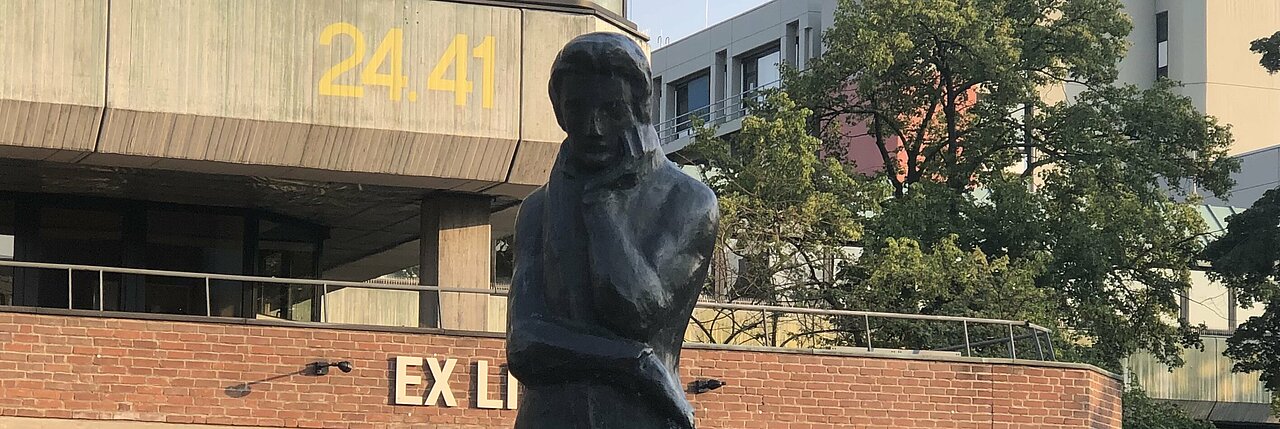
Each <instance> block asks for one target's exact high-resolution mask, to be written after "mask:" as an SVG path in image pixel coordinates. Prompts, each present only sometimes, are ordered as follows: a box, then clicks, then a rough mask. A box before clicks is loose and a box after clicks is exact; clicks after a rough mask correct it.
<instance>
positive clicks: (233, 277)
mask: <svg viewBox="0 0 1280 429" xmlns="http://www.w3.org/2000/svg"><path fill="white" fill-rule="evenodd" d="M0 267H14V268H35V269H48V270H60V271H66V270H73V271H94V272H103V273H114V274H133V275H142V276H156V277H177V278H187V279H199V280H205V279H208V280H225V281H237V282H252V283H274V284H286V285H295V286H296V285H309V286H337V287H351V288H361V289H381V290H400V291H417V292H459V293H484V294H492V293H494V290H493V289H492V288H489V289H475V288H452V287H440V286H427V285H417V286H412V285H396V284H386V283H367V282H353V281H344V280H318V279H294V278H285V277H262V276H246V275H239V274H215V273H191V272H186V271H168V270H152V269H145V268H122V267H104V266H98V265H77V264H55V263H48V262H22V261H0Z"/></svg>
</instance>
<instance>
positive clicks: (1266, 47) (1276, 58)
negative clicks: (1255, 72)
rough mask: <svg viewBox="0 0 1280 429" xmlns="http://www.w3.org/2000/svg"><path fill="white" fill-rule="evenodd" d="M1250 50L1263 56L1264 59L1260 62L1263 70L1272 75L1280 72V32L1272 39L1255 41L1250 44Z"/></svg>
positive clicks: (1265, 38) (1264, 38) (1266, 38)
mask: <svg viewBox="0 0 1280 429" xmlns="http://www.w3.org/2000/svg"><path fill="white" fill-rule="evenodd" d="M1249 49H1250V50H1252V51H1253V52H1255V53H1258V54H1260V55H1262V59H1259V60H1258V62H1259V63H1260V64H1262V68H1264V69H1267V71H1268V72H1271V73H1277V72H1280V31H1277V32H1276V34H1272V35H1271V37H1263V38H1261V39H1258V40H1254V41H1253V43H1251V44H1249Z"/></svg>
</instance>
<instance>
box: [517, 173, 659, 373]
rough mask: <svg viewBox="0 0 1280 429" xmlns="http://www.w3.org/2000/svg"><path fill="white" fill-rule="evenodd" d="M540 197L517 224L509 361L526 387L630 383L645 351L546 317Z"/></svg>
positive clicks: (525, 207) (527, 204) (647, 351)
mask: <svg viewBox="0 0 1280 429" xmlns="http://www.w3.org/2000/svg"><path fill="white" fill-rule="evenodd" d="M543 213H544V212H543V194H542V192H541V191H538V192H535V193H534V194H533V195H531V196H530V197H529V198H528V199H526V200H525V203H524V205H523V206H522V207H521V209H520V214H519V216H518V218H517V220H516V240H517V243H516V260H515V273H514V276H513V278H512V282H511V291H510V294H509V297H508V312H507V317H508V326H507V360H508V365H509V367H510V370H511V372H512V374H515V376H516V378H518V379H519V380H520V382H521V383H524V384H526V385H529V386H539V385H548V384H557V383H564V382H571V381H576V380H581V379H586V378H601V377H604V378H610V377H618V378H621V377H628V378H629V377H631V376H633V374H634V373H635V372H638V371H639V369H640V363H641V361H642V358H644V357H646V356H648V355H650V354H652V350H651V349H650V348H649V347H647V346H646V345H644V344H642V343H639V342H636V341H631V340H626V339H622V338H619V337H617V336H615V335H612V334H609V333H608V332H605V331H603V330H601V329H598V328H592V327H589V326H585V325H581V324H576V323H572V322H570V321H567V320H563V319H559V318H554V317H552V316H551V315H550V314H548V312H547V308H546V301H545V300H544V298H543V291H544V289H545V287H546V284H545V280H544V279H545V277H544V276H543V266H542V258H541V252H542V243H543V237H542V216H543Z"/></svg>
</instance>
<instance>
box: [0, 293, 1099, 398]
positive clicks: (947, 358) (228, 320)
mask: <svg viewBox="0 0 1280 429" xmlns="http://www.w3.org/2000/svg"><path fill="white" fill-rule="evenodd" d="M0 312H7V313H25V314H40V315H49V316H76V317H99V318H111V319H135V320H158V321H170V322H194V323H220V324H228V325H251V326H272V327H285V328H317V329H335V330H354V331H371V332H390V333H407V334H432V335H448V336H455V337H479V338H499V339H506V334H505V333H502V332H482V331H464V330H453V329H439V328H419V327H412V326H375V325H347V324H337V323H316V322H297V321H289V320H268V319H247V318H239V317H208V316H189V315H179V314H153V313H130V312H119V311H97V310H71V309H65V308H47V307H17V306H7V305H0ZM684 348H686V349H698V350H723V351H741V352H752V353H780V354H796V355H814V356H844V357H860V358H875V359H903V360H913V361H933V362H956V363H976V364H992V365H1017V366H1033V367H1043V368H1062V369H1076V370H1085V371H1092V372H1095V373H1098V374H1100V375H1103V376H1106V377H1110V378H1112V379H1114V380H1121V381H1123V377H1122V376H1120V375H1119V374H1116V373H1114V372H1111V371H1107V370H1105V369H1102V368H1099V367H1097V366H1094V365H1090V364H1085V363H1074V362H1056V361H1041V360H1028V359H1006V358H982V357H967V356H952V355H909V354H898V353H885V352H874V351H870V352H869V351H861V350H849V349H846V350H831V349H813V348H783V347H765V346H748V345H733V344H707V343H688V342H687V343H685V344H684Z"/></svg>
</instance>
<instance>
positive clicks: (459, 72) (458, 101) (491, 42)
mask: <svg viewBox="0 0 1280 429" xmlns="http://www.w3.org/2000/svg"><path fill="white" fill-rule="evenodd" d="M338 35H345V36H347V37H349V38H351V39H352V41H353V42H354V44H353V45H352V52H351V55H350V56H348V57H347V58H346V59H344V60H342V61H341V62H339V63H337V64H334V65H333V66H331V67H329V69H328V70H326V71H325V72H324V73H323V74H322V75H321V76H320V81H319V87H318V89H319V92H320V95H326V96H335V97H355V98H362V97H364V90H365V86H385V87H386V88H387V93H388V94H389V98H390V99H391V101H400V100H401V99H402V97H404V95H403V94H404V92H405V90H406V89H408V88H409V87H410V86H411V85H410V79H409V77H408V76H406V75H405V73H404V30H403V29H400V28H392V29H389V30H387V33H386V35H385V36H383V37H382V41H381V42H379V43H378V47H377V48H376V49H374V51H373V57H372V58H370V59H369V64H368V65H366V66H365V67H364V69H363V70H362V71H361V72H360V84H359V85H343V84H338V83H335V82H334V81H336V80H338V78H339V76H341V75H343V74H345V73H347V72H348V71H351V70H352V69H355V68H356V67H358V66H360V64H361V63H363V62H364V60H365V54H366V51H367V48H366V46H367V45H366V40H365V36H364V33H362V32H361V31H360V29H359V28H356V26H354V25H352V24H349V23H345V22H339V23H334V24H330V25H329V26H327V27H325V28H324V30H323V31H321V32H320V44H321V45H324V46H329V45H331V44H333V42H334V39H335V38H336V37H337V36H338ZM470 47H471V45H470V43H469V42H468V37H467V35H466V34H458V35H455V36H454V37H453V40H452V41H451V42H450V43H449V46H448V48H447V49H445V52H444V55H442V56H441V57H440V59H439V60H438V61H436V64H435V67H433V68H432V70H431V74H430V75H429V76H428V77H427V81H426V89H427V90H431V91H446V92H452V93H453V96H454V104H455V105H457V106H466V105H467V101H468V99H469V98H470V96H471V93H472V92H474V84H473V83H472V82H471V81H470V80H469V79H468V77H467V76H468V70H467V69H468V66H469V65H470V61H471V59H472V58H476V59H479V60H480V61H481V67H482V73H481V82H480V95H481V103H480V104H481V106H482V107H484V108H485V109H492V108H493V98H494V90H495V88H494V85H495V79H494V73H495V65H494V61H495V60H496V59H497V41H496V40H495V39H494V37H493V36H485V38H484V40H483V41H482V42H481V43H480V44H478V45H476V47H475V48H474V49H468V48H470ZM468 50H470V52H469V53H470V54H471V55H470V56H468V55H467V54H468ZM384 69H385V70H386V71H385V72H384V71H383V70H384ZM450 69H452V70H453V77H452V78H449V77H446V76H447V75H448V74H449V70H450ZM408 99H409V101H411V102H412V101H416V99H417V92H416V91H413V90H412V89H409V92H408Z"/></svg>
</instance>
